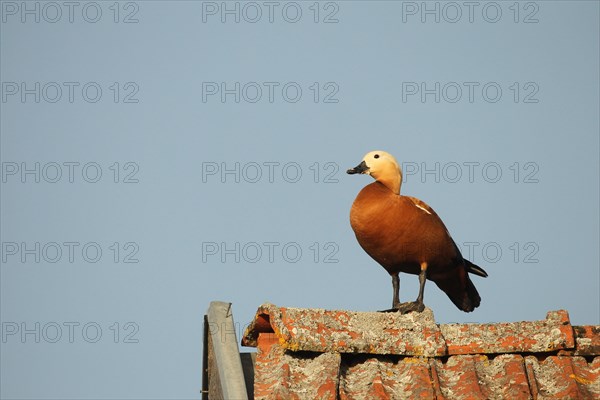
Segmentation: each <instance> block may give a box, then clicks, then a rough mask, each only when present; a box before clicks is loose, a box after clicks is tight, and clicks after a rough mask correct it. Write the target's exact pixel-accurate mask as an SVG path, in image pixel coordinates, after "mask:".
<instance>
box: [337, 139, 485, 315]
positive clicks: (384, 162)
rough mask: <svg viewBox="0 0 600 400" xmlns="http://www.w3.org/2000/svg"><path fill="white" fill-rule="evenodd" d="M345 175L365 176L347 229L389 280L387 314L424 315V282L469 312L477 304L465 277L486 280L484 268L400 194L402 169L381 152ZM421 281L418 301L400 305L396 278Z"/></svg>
mask: <svg viewBox="0 0 600 400" xmlns="http://www.w3.org/2000/svg"><path fill="white" fill-rule="evenodd" d="M346 173H348V174H351V175H352V174H367V175H370V176H371V177H372V178H373V179H375V182H373V183H370V184H368V185H367V186H365V187H364V188H363V189H362V190H361V191H360V192H359V193H358V195H357V197H356V199H355V200H354V203H353V204H352V207H351V209H350V225H351V226H352V229H353V231H354V234H355V235H356V239H357V240H358V243H359V244H360V246H361V247H362V248H363V249H364V251H365V252H366V253H367V254H368V255H369V256H371V258H373V259H374V260H375V261H377V262H378V263H379V264H380V265H381V266H382V267H383V268H385V270H386V271H387V272H388V273H389V274H390V275H391V277H392V289H393V298H392V308H391V309H388V310H383V311H387V312H392V311H396V312H400V313H402V314H405V313H409V312H413V311H416V312H422V311H423V310H424V309H425V305H424V303H423V294H424V291H425V281H426V280H431V281H433V282H435V284H436V285H437V286H438V287H439V288H440V289H441V290H442V291H444V292H445V293H446V294H447V295H448V297H449V298H450V300H451V301H452V302H453V303H454V304H455V305H456V307H458V308H459V309H460V310H462V311H465V312H471V311H473V310H474V309H475V308H476V307H478V306H479V304H480V302H481V298H480V296H479V293H478V292H477V289H476V288H475V285H473V282H472V281H471V279H470V278H469V274H474V275H478V276H481V277H487V276H488V274H487V273H486V272H485V271H484V270H483V268H481V267H479V266H477V265H475V264H473V263H472V262H470V261H468V260H466V259H465V258H463V257H462V255H461V253H460V250H459V249H458V247H457V246H456V243H455V242H454V240H453V239H452V237H451V236H450V233H449V232H448V229H446V226H445V225H444V223H443V222H442V220H441V218H440V217H439V216H438V215H437V213H436V212H435V211H434V210H433V209H432V208H431V207H430V206H429V205H427V204H426V203H425V202H423V201H421V200H419V199H417V198H415V197H411V196H403V195H401V194H400V187H401V186H402V169H401V168H400V165H399V164H398V162H397V161H396V159H395V158H394V157H393V156H392V155H391V154H389V153H387V152H385V151H379V150H378V151H371V152H369V153H367V154H366V155H365V156H364V158H363V159H362V161H361V162H360V164H358V165H357V166H356V167H354V168H351V169H348V170H347V171H346ZM400 272H403V273H408V274H414V275H418V276H419V294H418V296H417V299H416V301H414V302H406V303H400V293H399V291H400V278H399V273H400Z"/></svg>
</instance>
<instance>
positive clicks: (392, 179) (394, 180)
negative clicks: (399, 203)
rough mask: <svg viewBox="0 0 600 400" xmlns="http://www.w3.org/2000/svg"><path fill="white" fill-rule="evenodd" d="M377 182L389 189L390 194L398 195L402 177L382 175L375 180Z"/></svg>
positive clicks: (398, 175)
mask: <svg viewBox="0 0 600 400" xmlns="http://www.w3.org/2000/svg"><path fill="white" fill-rule="evenodd" d="M377 181H378V182H380V183H381V184H383V185H384V186H385V187H387V188H388V189H390V190H391V191H392V193H394V194H397V195H400V187H401V186H402V175H401V174H395V175H391V174H390V175H387V176H386V175H384V176H381V177H378V178H377Z"/></svg>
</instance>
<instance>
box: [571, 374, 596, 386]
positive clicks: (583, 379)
mask: <svg viewBox="0 0 600 400" xmlns="http://www.w3.org/2000/svg"><path fill="white" fill-rule="evenodd" d="M569 378H572V379H575V380H576V381H577V382H579V383H581V384H582V385H591V384H592V381H590V380H588V379H585V378H582V377H580V376H577V375H575V374H571V375H569Z"/></svg>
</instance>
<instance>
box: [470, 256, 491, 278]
mask: <svg viewBox="0 0 600 400" xmlns="http://www.w3.org/2000/svg"><path fill="white" fill-rule="evenodd" d="M465 267H467V272H468V273H470V274H474V275H478V276H481V277H483V278H487V276H488V274H487V272H485V271H484V270H483V268H481V267H480V266H478V265H475V264H473V263H472V262H471V261H469V260H465Z"/></svg>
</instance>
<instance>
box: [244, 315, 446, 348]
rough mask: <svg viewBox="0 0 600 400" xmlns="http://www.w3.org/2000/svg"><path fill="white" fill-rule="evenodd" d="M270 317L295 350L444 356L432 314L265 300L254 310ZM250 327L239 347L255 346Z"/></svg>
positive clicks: (283, 340)
mask: <svg viewBox="0 0 600 400" xmlns="http://www.w3.org/2000/svg"><path fill="white" fill-rule="evenodd" d="M265 313H267V314H268V315H269V319H270V324H271V327H272V331H273V332H275V333H276V334H277V335H278V337H279V338H280V341H281V345H282V347H284V348H286V349H289V350H293V351H301V350H302V351H318V352H340V353H366V354H401V355H416V356H429V357H433V356H436V355H444V354H446V346H445V341H444V338H443V336H442V334H441V332H440V329H439V327H438V326H437V325H436V323H435V320H434V318H433V312H432V311H431V310H430V309H426V310H425V311H424V312H422V313H409V314H405V315H402V314H399V313H380V312H355V311H343V310H336V311H328V310H323V309H302V308H276V307H275V306H273V305H270V304H266V305H263V306H261V307H260V308H259V311H258V313H257V315H258V314H260V315H264V314H265ZM255 330H256V328H255V326H254V324H252V325H250V326H249V327H248V329H247V330H246V332H245V334H244V339H243V340H242V344H243V345H250V346H252V345H254V346H255V345H256V343H255V337H256V332H255Z"/></svg>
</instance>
